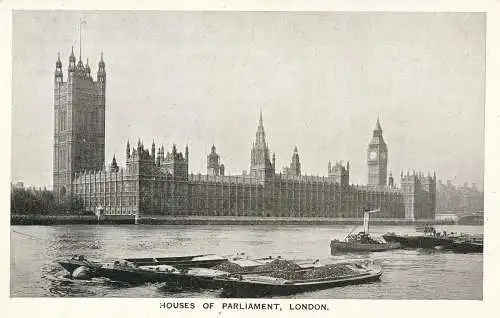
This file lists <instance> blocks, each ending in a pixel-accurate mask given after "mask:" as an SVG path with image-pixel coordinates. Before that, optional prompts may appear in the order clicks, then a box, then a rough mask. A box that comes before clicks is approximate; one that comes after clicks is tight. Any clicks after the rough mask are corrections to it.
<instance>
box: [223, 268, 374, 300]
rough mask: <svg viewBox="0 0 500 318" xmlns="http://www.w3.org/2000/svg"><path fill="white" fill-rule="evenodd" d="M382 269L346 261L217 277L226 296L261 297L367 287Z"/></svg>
mask: <svg viewBox="0 0 500 318" xmlns="http://www.w3.org/2000/svg"><path fill="white" fill-rule="evenodd" d="M381 275H382V268H381V267H380V266H379V265H375V264H374V263H373V262H372V261H366V260H364V261H347V262H344V263H340V264H330V265H323V266H318V267H315V268H309V269H302V270H296V271H293V272H288V273H269V274H265V275H264V274H260V275H259V274H247V275H229V276H219V277H215V278H214V281H215V282H217V283H218V285H219V287H221V288H222V289H223V296H224V297H238V298H246V297H262V296H270V295H290V294H295V293H299V292H306V291H314V290H319V289H328V288H333V287H339V286H345V285H356V284H364V283H368V282H373V281H377V280H379V279H380V276H381Z"/></svg>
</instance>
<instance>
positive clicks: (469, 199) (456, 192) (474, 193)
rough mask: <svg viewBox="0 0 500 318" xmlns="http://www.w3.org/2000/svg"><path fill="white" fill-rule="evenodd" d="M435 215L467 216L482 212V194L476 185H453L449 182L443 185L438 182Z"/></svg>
mask: <svg viewBox="0 0 500 318" xmlns="http://www.w3.org/2000/svg"><path fill="white" fill-rule="evenodd" d="M436 210H437V213H454V214H467V213H477V212H482V211H483V210H484V193H483V192H482V191H479V189H478V188H477V186H476V184H475V183H473V184H472V186H469V185H468V183H467V182H465V183H464V184H463V185H462V186H457V185H453V184H452V183H451V181H450V180H448V181H447V182H446V184H444V183H443V182H442V181H441V180H439V183H438V186H437V207H436Z"/></svg>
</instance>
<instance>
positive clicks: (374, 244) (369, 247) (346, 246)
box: [330, 209, 401, 254]
mask: <svg viewBox="0 0 500 318" xmlns="http://www.w3.org/2000/svg"><path fill="white" fill-rule="evenodd" d="M375 212H380V209H377V210H365V213H364V218H363V231H362V232H359V233H358V234H351V233H352V232H353V231H354V229H355V228H354V229H353V230H352V231H351V232H350V233H349V234H348V235H347V236H346V237H345V238H344V240H343V241H340V240H337V239H335V240H332V241H331V242H330V249H331V253H332V254H335V253H337V252H381V251H387V250H391V249H397V248H400V247H401V245H400V244H399V243H398V242H384V241H383V240H381V239H375V238H373V237H371V236H370V234H369V227H370V213H375Z"/></svg>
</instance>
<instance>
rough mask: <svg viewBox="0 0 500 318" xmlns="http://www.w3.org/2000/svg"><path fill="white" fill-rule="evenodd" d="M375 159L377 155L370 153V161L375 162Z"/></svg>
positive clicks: (373, 152)
mask: <svg viewBox="0 0 500 318" xmlns="http://www.w3.org/2000/svg"><path fill="white" fill-rule="evenodd" d="M376 158H377V153H376V152H375V151H372V152H370V160H375V159H376Z"/></svg>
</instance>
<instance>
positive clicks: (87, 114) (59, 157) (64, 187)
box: [53, 49, 106, 197]
mask: <svg viewBox="0 0 500 318" xmlns="http://www.w3.org/2000/svg"><path fill="white" fill-rule="evenodd" d="M75 61H76V59H75V55H74V53H73V49H71V55H70V57H69V65H68V75H67V77H68V78H67V81H66V82H65V81H64V79H63V71H62V62H61V60H60V57H59V56H58V58H57V62H56V71H55V74H54V160H53V189H54V192H55V194H56V196H57V197H61V196H63V197H64V196H65V195H66V192H67V191H71V181H72V178H73V177H74V175H75V173H77V172H81V171H85V170H101V169H102V168H103V167H104V153H105V149H104V147H105V145H104V135H105V103H106V100H105V98H106V71H105V65H104V61H103V58H102V55H101V61H100V62H99V69H98V71H97V80H96V81H94V80H93V78H92V75H91V70H90V66H89V64H88V60H87V65H85V66H84V65H83V62H82V60H81V57H80V59H79V61H78V64H75ZM69 195H70V196H71V194H69Z"/></svg>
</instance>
